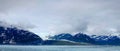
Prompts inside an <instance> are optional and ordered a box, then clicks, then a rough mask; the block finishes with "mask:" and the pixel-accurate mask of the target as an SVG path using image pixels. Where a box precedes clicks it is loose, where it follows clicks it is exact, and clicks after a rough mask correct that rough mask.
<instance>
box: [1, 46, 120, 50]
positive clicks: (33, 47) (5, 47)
mask: <svg viewBox="0 0 120 51" xmlns="http://www.w3.org/2000/svg"><path fill="white" fill-rule="evenodd" d="M0 51H120V46H92V45H90V46H13V45H0Z"/></svg>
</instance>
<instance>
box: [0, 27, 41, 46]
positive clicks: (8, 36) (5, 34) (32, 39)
mask: <svg viewBox="0 0 120 51" xmlns="http://www.w3.org/2000/svg"><path fill="white" fill-rule="evenodd" d="M41 42H42V39H41V38H40V37H39V36H37V35H36V34H34V33H32V32H29V31H27V30H23V29H18V28H17V27H13V26H12V27H5V26H1V25H0V44H14V45H36V44H40V43H41Z"/></svg>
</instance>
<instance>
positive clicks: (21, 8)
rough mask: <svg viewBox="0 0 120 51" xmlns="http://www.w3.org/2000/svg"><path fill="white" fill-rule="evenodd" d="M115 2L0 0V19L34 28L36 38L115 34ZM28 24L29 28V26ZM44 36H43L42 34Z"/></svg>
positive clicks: (119, 18) (119, 17) (118, 13)
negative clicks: (60, 34) (51, 35)
mask: <svg viewBox="0 0 120 51" xmlns="http://www.w3.org/2000/svg"><path fill="white" fill-rule="evenodd" d="M119 2H120V1H119V0H99V1H98V0H0V19H4V20H6V21H7V22H9V23H14V24H18V25H19V26H25V27H34V26H33V25H35V27H36V28H33V29H30V31H32V32H34V33H37V34H38V35H40V36H46V35H48V34H49V33H50V34H57V33H64V32H69V33H76V32H84V33H88V34H113V32H117V33H118V32H119V31H120V30H119V25H120V24H119V22H120V6H119V5H120V4H119ZM31 24H32V25H31ZM43 34H44V35H43Z"/></svg>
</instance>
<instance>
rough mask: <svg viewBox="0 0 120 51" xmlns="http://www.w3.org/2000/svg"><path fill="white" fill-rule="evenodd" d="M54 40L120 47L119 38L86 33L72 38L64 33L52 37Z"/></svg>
mask: <svg viewBox="0 0 120 51" xmlns="http://www.w3.org/2000/svg"><path fill="white" fill-rule="evenodd" d="M50 39H53V40H69V41H74V42H79V43H81V42H83V43H90V44H94V45H120V38H119V37H118V36H107V35H87V34H84V33H78V34H76V35H74V36H72V35H71V34H69V33H62V34H58V35H55V36H53V37H50Z"/></svg>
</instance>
